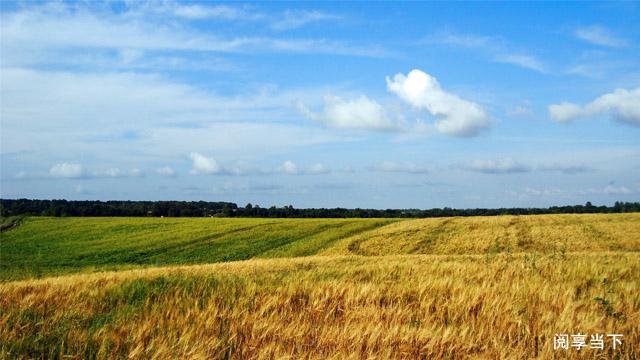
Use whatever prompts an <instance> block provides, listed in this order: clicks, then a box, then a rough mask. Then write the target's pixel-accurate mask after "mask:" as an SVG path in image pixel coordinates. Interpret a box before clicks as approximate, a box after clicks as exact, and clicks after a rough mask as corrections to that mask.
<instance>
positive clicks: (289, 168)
mask: <svg viewBox="0 0 640 360" xmlns="http://www.w3.org/2000/svg"><path fill="white" fill-rule="evenodd" d="M279 170H280V171H281V172H283V173H285V174H289V175H295V174H297V173H298V165H296V164H295V163H294V162H293V161H290V160H287V161H285V162H284V163H282V166H280V168H279Z"/></svg>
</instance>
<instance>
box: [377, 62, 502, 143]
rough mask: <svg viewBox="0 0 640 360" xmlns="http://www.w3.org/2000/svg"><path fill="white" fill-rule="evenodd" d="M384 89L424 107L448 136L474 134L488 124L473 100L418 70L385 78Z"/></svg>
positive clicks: (483, 113) (412, 103)
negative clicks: (461, 95)
mask: <svg viewBox="0 0 640 360" xmlns="http://www.w3.org/2000/svg"><path fill="white" fill-rule="evenodd" d="M387 89H388V90H389V91H391V92H393V93H395V94H397V95H398V96H399V97H400V98H401V99H402V100H404V101H405V102H407V103H409V104H410V105H412V106H413V107H415V108H417V109H420V110H427V111H428V112H429V113H430V114H431V115H433V116H435V117H437V118H438V120H437V121H436V123H435V127H436V129H437V130H438V131H439V132H441V133H443V134H447V135H451V136H460V137H467V136H474V135H477V134H478V133H479V132H480V131H481V130H483V129H486V128H488V127H489V125H490V122H489V118H488V116H487V114H486V113H485V112H484V110H483V109H482V108H481V107H480V106H479V105H478V104H476V103H474V102H471V101H468V100H464V99H461V98H460V97H458V96H457V95H455V94H452V93H449V92H446V91H444V90H443V89H442V88H441V87H440V84H439V83H438V80H437V79H436V78H435V77H433V76H431V75H429V74H427V73H425V72H423V71H420V70H412V71H411V72H409V74H408V75H407V76H404V75H403V74H396V75H395V76H394V77H393V79H390V78H389V77H387Z"/></svg>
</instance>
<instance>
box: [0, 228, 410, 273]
mask: <svg viewBox="0 0 640 360" xmlns="http://www.w3.org/2000/svg"><path fill="white" fill-rule="evenodd" d="M396 221H398V220H396V219H248V218H243V219H230V218H223V219H218V218H46V217H30V218H26V219H24V220H23V221H22V223H21V225H20V226H19V227H17V228H14V229H11V230H9V231H5V232H2V234H1V235H0V249H1V254H0V257H1V260H2V261H0V280H2V281H7V280H16V279H24V278H31V277H43V276H52V275H58V274H65V273H72V272H79V271H96V270H110V269H114V270H115V269H121V268H124V269H126V268H132V267H139V266H162V265H171V264H199V263H215V262H224V261H234V260H245V259H250V258H255V257H295V256H308V255H313V254H315V253H317V252H319V251H320V250H323V249H324V248H326V247H329V246H331V245H332V244H333V243H334V242H336V241H338V240H340V239H343V238H345V237H349V236H353V235H355V234H360V233H363V232H367V231H371V230H373V229H376V228H378V227H381V226H384V225H387V224H390V223H393V222H396Z"/></svg>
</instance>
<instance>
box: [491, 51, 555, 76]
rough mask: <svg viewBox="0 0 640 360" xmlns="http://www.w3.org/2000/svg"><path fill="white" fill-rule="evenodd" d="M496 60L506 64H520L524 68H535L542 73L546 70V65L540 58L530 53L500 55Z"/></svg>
mask: <svg viewBox="0 0 640 360" xmlns="http://www.w3.org/2000/svg"><path fill="white" fill-rule="evenodd" d="M496 61H497V62H501V63H506V64H513V65H518V66H521V67H523V68H527V69H531V70H535V71H537V72H541V73H544V72H546V69H545V67H544V65H542V63H541V62H540V60H538V59H536V58H535V57H533V56H529V55H521V54H506V55H500V56H497V57H496Z"/></svg>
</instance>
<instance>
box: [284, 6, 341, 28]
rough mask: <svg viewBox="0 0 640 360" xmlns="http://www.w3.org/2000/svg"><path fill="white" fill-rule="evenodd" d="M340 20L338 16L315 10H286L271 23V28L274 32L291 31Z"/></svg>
mask: <svg viewBox="0 0 640 360" xmlns="http://www.w3.org/2000/svg"><path fill="white" fill-rule="evenodd" d="M340 18H341V17H340V16H337V15H334V14H329V13H326V12H322V11H317V10H312V11H309V10H286V11H285V12H284V13H283V14H282V16H281V17H279V18H276V19H274V20H273V21H272V22H271V28H272V29H274V30H276V31H283V30H291V29H297V28H299V27H302V26H304V25H307V24H310V23H314V22H320V21H330V20H339V19H340Z"/></svg>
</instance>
